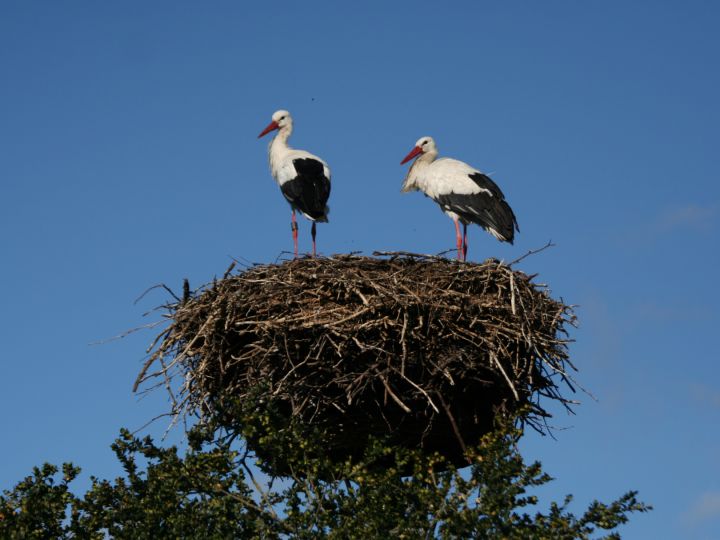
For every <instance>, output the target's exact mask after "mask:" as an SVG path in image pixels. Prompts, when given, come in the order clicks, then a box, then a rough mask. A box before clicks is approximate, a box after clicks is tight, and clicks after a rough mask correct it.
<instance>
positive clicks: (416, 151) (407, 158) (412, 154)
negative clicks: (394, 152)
mask: <svg viewBox="0 0 720 540" xmlns="http://www.w3.org/2000/svg"><path fill="white" fill-rule="evenodd" d="M422 152H423V151H422V148H420V147H419V146H416V147H415V148H413V149H412V150H410V153H409V154H408V155H407V156H405V159H403V160H402V161H401V162H400V165H405V164H406V163H407V162H408V161H410V160H411V159H412V158H414V157H415V156H417V155H419V154H422Z"/></svg>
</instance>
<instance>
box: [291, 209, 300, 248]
mask: <svg viewBox="0 0 720 540" xmlns="http://www.w3.org/2000/svg"><path fill="white" fill-rule="evenodd" d="M290 228H291V229H292V237H293V247H294V248H295V258H296V259H297V256H298V224H297V220H296V219H295V210H293V211H292V222H291V224H290Z"/></svg>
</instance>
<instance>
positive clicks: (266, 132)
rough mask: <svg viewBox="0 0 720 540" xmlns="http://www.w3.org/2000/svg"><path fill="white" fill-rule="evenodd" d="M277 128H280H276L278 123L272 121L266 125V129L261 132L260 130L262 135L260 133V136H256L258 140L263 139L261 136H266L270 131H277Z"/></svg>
mask: <svg viewBox="0 0 720 540" xmlns="http://www.w3.org/2000/svg"><path fill="white" fill-rule="evenodd" d="M278 127H280V126H278V123H277V122H275V121H274V120H273V121H272V122H270V123H269V124H268V127H266V128H265V129H263V130H262V133H261V134H260V135H258V139H259V138H260V137H263V136H265V135H267V134H268V133H270V132H271V131H272V130H274V129H277V128H278Z"/></svg>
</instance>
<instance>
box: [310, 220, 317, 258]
mask: <svg viewBox="0 0 720 540" xmlns="http://www.w3.org/2000/svg"><path fill="white" fill-rule="evenodd" d="M311 232H312V240H313V257H314V256H315V234H316V231H315V222H314V221H313V224H312V230H311Z"/></svg>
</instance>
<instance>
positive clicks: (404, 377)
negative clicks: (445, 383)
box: [393, 369, 440, 413]
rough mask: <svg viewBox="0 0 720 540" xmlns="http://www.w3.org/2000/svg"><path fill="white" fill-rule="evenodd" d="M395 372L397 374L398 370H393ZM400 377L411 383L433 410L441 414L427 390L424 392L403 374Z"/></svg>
mask: <svg viewBox="0 0 720 540" xmlns="http://www.w3.org/2000/svg"><path fill="white" fill-rule="evenodd" d="M393 371H395V372H396V373H397V370H396V369H393ZM400 376H401V377H402V378H403V379H405V380H406V381H407V382H408V383H410V385H411V386H412V387H413V388H415V389H416V390H417V391H418V392H420V393H421V394H422V395H423V396H425V399H427V400H428V403H429V404H430V406H431V407H432V408H433V410H434V411H435V412H436V413H439V412H440V410H439V409H438V408H437V407H436V406H435V403H433V400H432V398H431V397H430V395H429V394H428V393H427V392H426V391H425V390H423V389H422V388H421V387H420V386H418V385H417V384H415V383H414V382H413V381H411V380H410V379H408V378H407V377H406V376H405V375H404V374H403V373H400Z"/></svg>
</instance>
